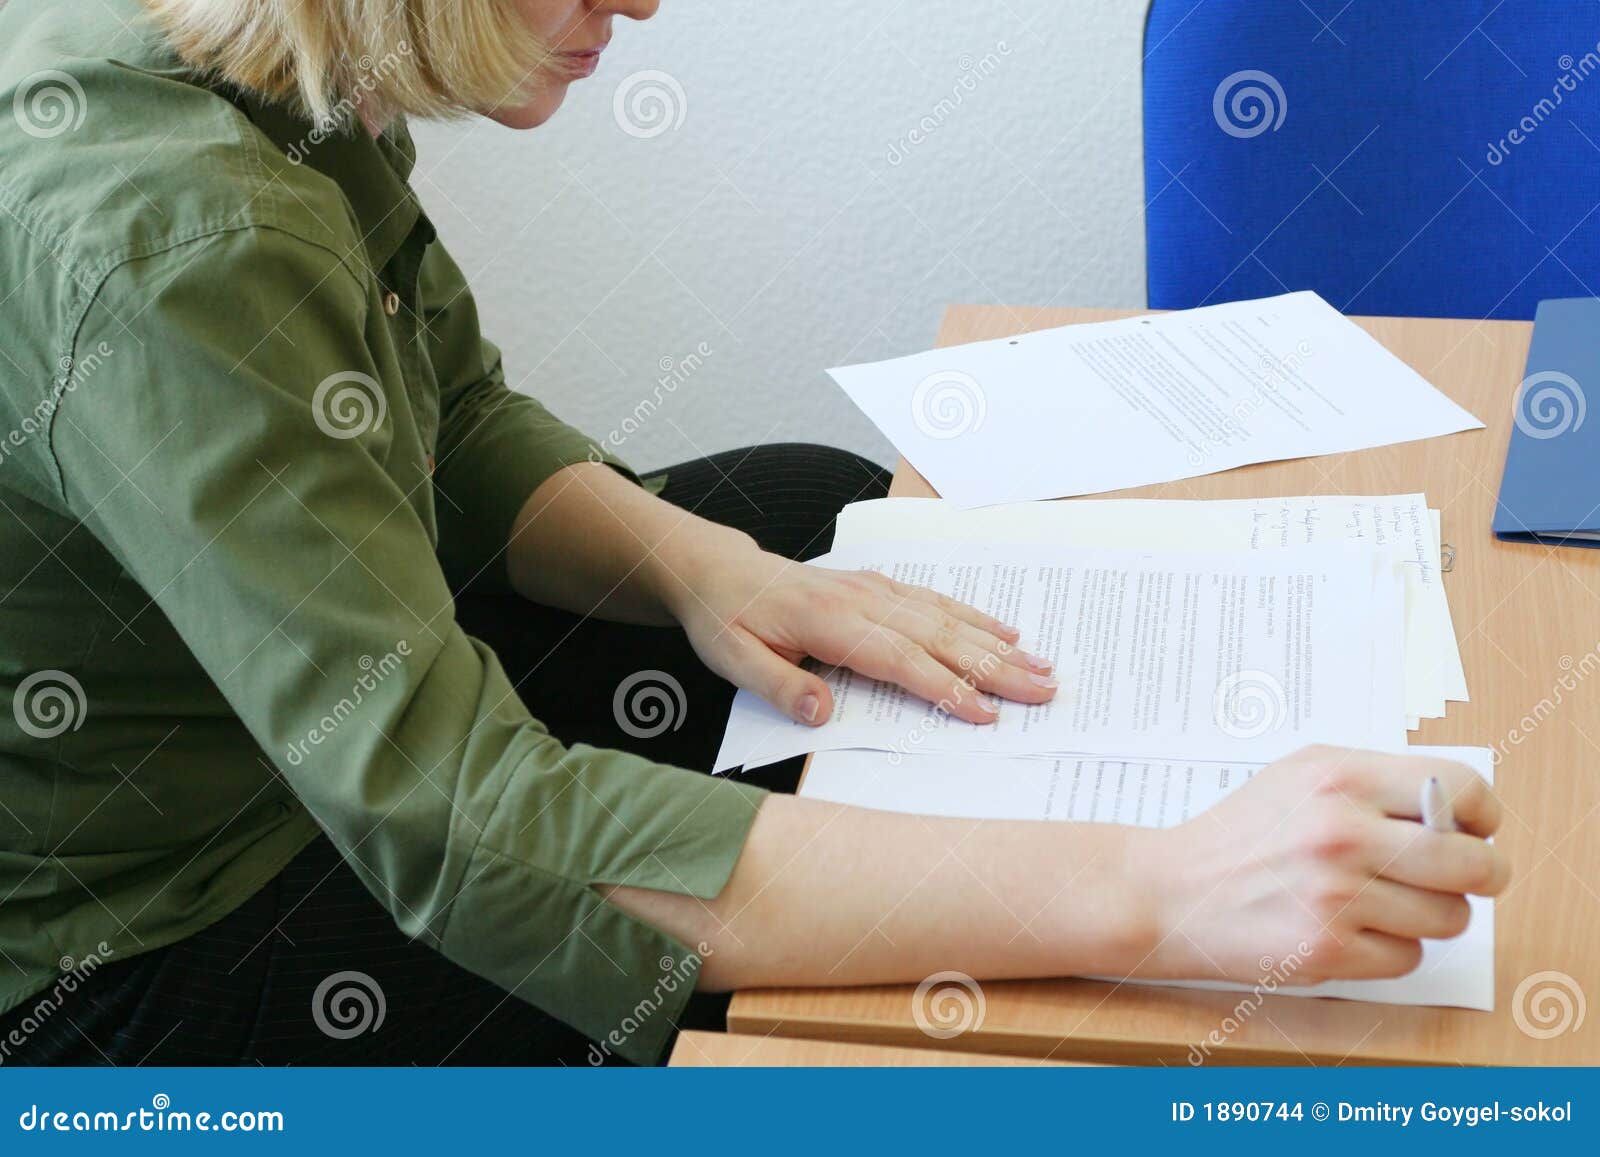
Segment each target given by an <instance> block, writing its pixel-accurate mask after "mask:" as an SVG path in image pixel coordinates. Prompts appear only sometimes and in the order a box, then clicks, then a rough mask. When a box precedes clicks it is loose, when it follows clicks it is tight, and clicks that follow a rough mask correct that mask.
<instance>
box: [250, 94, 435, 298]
mask: <svg viewBox="0 0 1600 1157" xmlns="http://www.w3.org/2000/svg"><path fill="white" fill-rule="evenodd" d="M236 103H238V105H239V107H240V108H242V109H243V110H244V111H245V114H246V115H247V116H249V118H250V120H251V121H252V122H253V123H254V124H255V126H256V127H257V128H258V129H260V130H261V131H262V132H263V133H264V134H266V136H267V137H268V138H269V139H270V140H271V141H272V142H273V143H274V144H275V145H277V146H278V148H280V149H282V150H283V152H284V153H285V155H287V156H288V157H289V158H290V160H292V161H294V162H296V163H298V164H306V165H309V166H310V167H311V168H313V169H316V170H317V171H318V172H319V173H322V174H323V175H324V176H326V177H329V178H330V179H332V180H333V181H334V182H336V183H337V184H338V186H339V188H340V189H341V190H342V191H343V192H344V195H345V197H346V198H347V199H348V200H349V202H350V206H351V208H353V209H354V210H355V215H356V224H357V226H358V227H359V228H360V230H361V236H362V239H363V241H364V242H365V244H366V249H367V256H368V258H369V259H370V261H371V262H372V268H373V269H374V270H381V269H382V268H383V267H384V266H386V265H387V264H388V263H389V261H390V259H392V258H393V257H394V255H395V254H396V253H397V252H398V251H399V249H400V246H401V245H402V244H404V243H405V241H406V239H407V238H408V237H410V236H411V235H412V233H413V232H417V231H419V230H420V232H421V233H422V236H423V239H424V240H427V241H431V240H432V239H433V237H434V235H435V234H434V230H433V225H432V224H431V223H430V222H429V221H428V218H427V215H426V214H425V213H424V212H423V210H422V205H421V203H420V202H419V201H418V200H417V196H416V193H415V192H414V191H413V190H412V188H411V184H410V177H411V172H412V170H413V169H415V168H416V164H417V149H416V145H415V144H414V143H413V141H412V139H411V132H410V130H409V129H408V128H407V127H406V124H405V121H404V120H400V119H397V120H396V121H395V122H394V123H393V124H391V125H390V126H389V127H388V128H387V129H385V130H384V132H383V133H382V135H380V136H378V137H373V136H372V134H371V133H369V132H367V130H366V129H365V128H364V127H363V126H362V125H361V123H360V122H359V121H356V120H354V118H352V121H353V123H352V124H351V125H350V126H348V127H343V128H339V129H332V130H328V129H318V128H316V127H315V126H314V125H313V124H312V123H311V122H310V121H309V120H307V119H306V118H304V117H302V116H299V115H297V114H295V113H294V112H292V111H290V110H289V109H288V108H286V107H285V106H283V105H281V104H278V103H275V102H271V101H267V100H264V99H262V98H260V97H258V96H255V95H254V94H244V95H242V96H240V97H237V98H236Z"/></svg>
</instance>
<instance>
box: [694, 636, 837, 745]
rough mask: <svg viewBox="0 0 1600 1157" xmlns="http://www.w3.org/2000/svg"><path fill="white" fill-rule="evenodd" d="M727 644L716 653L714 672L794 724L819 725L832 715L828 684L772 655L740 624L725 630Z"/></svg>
mask: <svg viewBox="0 0 1600 1157" xmlns="http://www.w3.org/2000/svg"><path fill="white" fill-rule="evenodd" d="M727 635H728V636H729V640H730V642H729V645H728V646H727V648H726V649H725V650H724V651H723V652H722V653H721V655H720V656H719V659H720V661H719V662H718V663H717V664H716V667H717V674H719V675H721V676H723V677H724V678H725V679H727V680H728V681H729V682H730V683H733V684H735V685H736V686H739V687H743V688H745V689H746V690H749V691H754V692H755V693H756V694H757V695H759V696H761V697H762V698H763V699H765V700H766V701H767V702H768V703H771V704H772V705H773V706H774V707H776V708H777V709H778V710H779V711H782V712H783V713H784V714H785V715H787V716H788V717H789V718H790V719H793V720H795V721H796V722H797V723H807V724H811V725H812V726H818V725H820V724H823V723H826V722H827V721H828V718H829V717H830V716H831V715H832V714H833V693H832V692H831V691H829V690H828V684H827V683H826V682H825V681H823V680H822V679H821V678H819V677H818V676H816V675H814V674H812V673H811V672H810V671H807V670H806V669H805V668H804V667H799V666H796V665H795V664H794V663H791V662H790V661H789V660H788V659H785V658H784V657H783V656H782V655H778V654H775V653H774V652H773V650H772V648H770V647H768V646H767V645H766V644H765V643H763V642H762V641H761V640H760V639H758V638H756V637H755V636H754V635H752V634H751V633H750V632H749V631H747V630H745V629H744V628H742V627H730V628H729V629H728V631H727Z"/></svg>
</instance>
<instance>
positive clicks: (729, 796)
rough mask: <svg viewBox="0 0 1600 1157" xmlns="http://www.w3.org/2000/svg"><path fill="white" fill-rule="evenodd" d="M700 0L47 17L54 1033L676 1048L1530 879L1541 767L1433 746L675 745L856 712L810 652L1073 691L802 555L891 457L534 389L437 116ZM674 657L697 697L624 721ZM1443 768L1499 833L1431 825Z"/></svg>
mask: <svg viewBox="0 0 1600 1157" xmlns="http://www.w3.org/2000/svg"><path fill="white" fill-rule="evenodd" d="M655 8H656V2H655V0H519V2H518V3H515V4H510V3H505V2H504V0H401V2H397V0H342V2H340V3H333V2H332V0H149V2H148V5H147V6H141V4H140V3H138V2H137V0H105V2H104V3H102V4H95V5H89V6H87V7H83V6H70V10H69V6H65V5H59V4H55V3H51V2H49V0H10V2H9V3H7V4H6V5H5V6H4V7H3V8H0V43H3V44H5V45H6V46H7V47H6V53H5V55H4V56H3V57H0V99H3V100H4V103H5V105H6V106H7V107H10V108H11V109H12V110H13V112H14V115H13V116H12V117H11V118H8V119H4V120H3V121H0V207H4V208H5V210H6V212H5V213H3V214H0V263H3V266H0V269H3V272H4V276H5V282H4V284H3V286H0V299H3V304H0V339H3V340H0V346H3V348H4V350H5V353H6V356H5V357H4V358H3V359H0V403H3V406H4V412H3V415H0V416H3V418H4V422H5V426H6V428H8V429H10V430H13V431H15V432H14V433H13V434H12V435H11V437H10V438H9V439H7V440H6V441H5V442H4V445H5V449H6V451H7V453H6V455H5V457H4V459H3V461H0V498H3V500H4V504H5V507H6V510H7V512H8V514H9V517H7V518H5V519H4V520H3V524H0V545H3V549H0V589H3V590H5V591H8V592H9V594H8V595H6V597H5V598H4V601H3V602H0V616H3V619H0V621H3V631H0V680H3V681H4V683H5V686H4V687H3V688H0V690H4V691H7V692H9V693H10V694H11V696H12V699H13V705H14V708H15V710H14V712H13V714H14V717H15V719H14V722H15V726H14V727H13V726H10V725H9V722H8V724H7V730H5V731H4V732H3V733H0V799H3V801H4V808H3V813H4V814H3V815H0V853H3V854H0V956H3V960H4V964H3V966H0V1012H4V1014H5V1015H4V1017H3V1018H0V1039H3V1040H7V1041H8V1042H14V1043H10V1044H8V1048H10V1050H11V1051H10V1054H9V1058H8V1059H11V1060H12V1061H13V1062H15V1061H17V1060H32V1061H62V1060H66V1061H82V1060H87V1061H98V1060H100V1059H102V1058H103V1059H105V1060H108V1061H112V1062H116V1063H123V1062H126V1061H143V1060H151V1061H154V1062H156V1063H193V1062H207V1061H220V1062H241V1061H252V1060H258V1061H263V1062H266V1063H282V1062H298V1063H337V1062H346V1061H371V1060H383V1061H388V1062H394V1063H406V1062H413V1061H415V1062H418V1063H434V1062H438V1061H455V1062H529V1061H566V1062H569V1063H579V1062H580V1061H581V1060H589V1061H596V1060H608V1059H612V1058H619V1059H622V1060H627V1061H633V1062H650V1061H654V1060H656V1059H658V1058H659V1057H660V1056H661V1054H662V1051H663V1048H664V1046H665V1045H666V1043H667V1042H668V1041H669V1039H670V1037H671V1034H672V1031H673V1029H674V1027H675V1026H676V1024H677V1023H679V1021H680V1020H681V1019H682V1017H683V1016H684V1015H685V1012H686V1011H689V1010H692V1008H693V1006H692V1005H691V1003H690V1001H689V995H690V990H691V988H694V987H698V988H699V989H701V990H703V991H711V992H715V991H726V990H729V989H732V988H738V987H747V986H757V985H777V984H829V985H838V984H860V983H871V982H886V981H916V980H920V979H922V978H924V977H926V976H928V975H929V974H931V973H933V972H936V971H941V970H959V971H962V972H966V973H970V974H972V975H974V976H978V977H985V978H986V977H1023V976H1050V975H1070V974H1075V973H1101V974H1105V973H1111V974H1118V975H1132V976H1144V977H1213V978H1215V977H1222V978H1234V979H1243V980H1249V979H1252V978H1253V977H1254V975H1255V972H1256V970H1257V968H1258V965H1257V963H1256V962H1257V961H1258V960H1259V959H1260V958H1261V957H1262V956H1263V955H1272V956H1277V957H1283V956H1285V955H1287V954H1288V953H1289V952H1296V953H1297V955H1299V956H1303V957H1304V958H1305V961H1306V963H1305V967H1303V968H1302V969H1301V970H1300V971H1299V973H1298V974H1297V978H1298V979H1301V980H1310V979H1316V978H1320V977H1331V976H1340V977H1368V976H1389V975H1395V974H1398V973H1403V972H1405V971H1407V970H1409V969H1410V968H1412V967H1413V966H1414V965H1415V964H1416V962H1417V960H1418V958H1419V953H1420V947H1419V939H1420V938H1424V937H1444V936H1452V935H1455V934H1457V933H1459V932H1460V931H1461V930H1462V928H1463V927H1464V925H1465V921H1466V918H1467V915H1466V913H1467V905H1466V901H1465V899H1464V894H1466V893H1469V892H1475V893H1492V892H1493V891H1495V890H1496V889H1497V888H1499V887H1500V886H1501V885H1502V884H1503V882H1504V880H1505V876H1506V868H1505V865H1504V864H1503V862H1502V861H1501V860H1500V859H1499V857H1498V856H1497V854H1496V853H1495V852H1494V850H1493V849H1492V847H1491V846H1490V845H1489V844H1488V843H1487V842H1486V841H1485V838H1484V837H1487V836H1488V835H1489V834H1490V833H1491V832H1492V831H1493V830H1494V828H1495V826H1496V824H1497V822H1498V814H1499V813H1498V806H1497V804H1496V802H1495V800H1494V798H1493V796H1492V795H1491V794H1490V793H1489V792H1488V791H1487V790H1486V789H1485V788H1484V786H1483V785H1482V784H1481V783H1480V782H1479V781H1478V780H1477V778H1476V777H1475V776H1473V775H1472V773H1471V772H1470V771H1469V770H1467V769H1464V768H1461V767H1459V766H1456V765H1454V764H1448V763H1439V762H1435V761H1430V760H1425V759H1417V758H1399V757H1384V756H1377V755H1371V754H1362V753H1355V752H1344V751H1333V750H1313V751H1308V752H1303V753H1301V754H1300V755H1297V756H1295V757H1293V758H1291V759H1288V760H1285V761H1283V762H1282V763H1280V764H1277V765H1274V766H1273V767H1271V768H1269V769H1267V770H1266V771H1264V772H1263V773H1261V774H1259V775H1258V776H1257V777H1255V779H1254V780H1253V781H1252V782H1251V783H1250V784H1249V785H1248V786H1246V787H1244V788H1242V789H1241V790H1239V791H1238V792H1236V793H1235V794H1234V795H1232V796H1231V797H1230V798H1229V799H1227V800H1226V801H1225V802H1224V803H1222V804H1221V805H1219V806H1218V807H1216V808H1214V809H1213V810H1212V811H1210V812H1208V813H1206V814H1205V815H1203V816H1201V817H1199V818H1198V819H1196V820H1194V821H1192V822H1191V823H1189V824H1186V825H1184V826H1183V827H1180V828H1177V829H1173V830H1170V831H1161V832H1152V831H1144V830H1134V829H1128V828H1123V827H1118V826H1110V825H1087V826H1078V825H1070V824H1044V823H978V822H961V821H955V820H946V819H930V818H917V817H908V816H896V815H887V814H881V813H874V812H867V811H860V810H853V809H849V808H842V807H837V806H833V805H829V804H825V803H820V802H816V801H809V800H803V799H796V798H793V797H792V796H788V795H784V794H781V793H773V794H769V792H768V791H766V790H764V789H762V788H760V787H758V786H755V785H754V784H752V783H751V782H750V781H748V780H733V781H730V780H726V779H713V778H711V777H709V776H705V775H702V774H696V773H695V772H694V771H690V770H681V769H679V768H678V767H674V766H671V764H674V763H676V764H682V765H686V766H688V767H694V768H699V769H702V770H703V769H704V768H706V767H707V766H708V765H709V762H710V759H711V756H712V751H713V748H714V744H715V740H716V736H717V732H718V729H719V726H720V724H721V722H722V719H723V718H724V714H725V710H726V705H727V702H728V697H729V696H730V695H731V694H732V689H733V687H734V686H741V687H747V688H750V689H751V690H753V691H755V692H758V693H759V694H761V695H763V696H765V697H766V698H768V699H769V700H771V701H772V702H773V703H774V704H776V705H777V706H778V707H779V708H781V709H782V710H783V711H785V712H786V713H788V714H789V715H790V716H792V717H793V718H795V719H798V720H802V721H804V722H806V723H810V724H817V725H820V724H822V723H824V722H825V721H826V720H827V719H828V716H829V713H830V711H831V709H832V704H831V702H830V698H829V693H828V689H827V687H826V686H825V685H824V683H823V682H822V681H821V680H819V679H818V678H817V677H816V676H815V675H814V674H811V673H810V672H808V671H807V670H805V669H804V668H802V667H801V666H800V665H799V660H801V659H802V658H803V657H805V656H814V657H816V658H818V659H820V660H822V661H824V662H828V663H843V664H847V665H849V666H851V667H853V668H855V669H856V670H858V671H861V672H863V673H864V674H866V675H869V676H874V677H883V678H888V679H892V680H895V681H897V682H899V683H900V684H902V685H904V686H906V687H908V688H910V689H911V690H913V691H914V692H916V693H918V694H919V695H922V696H924V697H926V698H927V699H929V700H931V701H935V702H940V703H942V704H944V705H945V706H947V707H948V709H949V710H951V711H952V712H953V713H954V714H956V715H958V716H960V717H961V718H963V719H967V720H971V721H973V722H978V723H982V722H986V721H991V720H992V719H993V718H994V717H995V714H996V712H997V711H998V710H999V706H998V702H997V700H998V699H1000V698H1005V699H1012V700H1017V701H1020V702H1024V703H1030V702H1040V701H1043V700H1045V699H1048V698H1049V697H1050V696H1051V695H1052V694H1054V688H1055V685H1054V682H1053V680H1052V679H1051V678H1050V674H1049V666H1048V664H1047V663H1045V662H1043V661H1041V660H1038V659H1035V658H1032V657H1030V656H1028V655H1027V654H1025V653H1023V652H1022V651H1020V650H1019V649H1017V648H1016V647H1015V646H1013V644H1014V643H1015V642H1016V639H1017V634H1016V632H1015V631H1014V630H1012V629H1011V628H1010V627H1008V626H1006V625H1004V624H1001V623H998V622H996V621H994V620H993V619H991V618H989V617H988V616H986V615H984V614H982V613H980V612H978V611H976V610H974V609H972V608H970V607H965V606H961V605H959V604H957V603H953V602H951V601H949V600H947V599H943V598H940V597H937V596H935V595H933V594H932V593H930V592H928V591H925V590H919V589H913V588H909V587H905V586H901V585H898V584H895V583H892V582H889V581H887V580H885V579H882V578H878V577H874V576H870V575H848V574H837V573H831V572H829V571H826V570H821V569H817V568H814V567H810V566H806V565H803V564H800V563H797V562H794V561H792V560H793V559H795V558H800V557H805V556H807V555H810V554H815V553H817V552H818V551H820V550H821V549H823V548H825V546H826V545H827V542H828V539H829V530H830V521H831V518H832V515H833V513H834V512H835V511H836V510H837V509H838V508H839V506H840V505H842V504H843V503H845V502H848V501H850V500H852V499H855V498H860V497H869V496H873V495H878V494H881V493H883V479H882V475H881V472H879V471H877V470H876V469H875V468H873V467H871V466H870V465H869V464H866V463H864V462H862V461H860V460H859V459H855V458H853V457H851V456H848V455H841V454H837V453H833V452H827V451H822V450H818V449H816V448H809V447H768V448H765V449H761V450H755V451H750V452H748V453H745V454H740V455H731V456H721V457H719V458H715V459H711V460H708V461H702V462H696V463H688V464H685V465H684V466H682V467H679V468H675V469H673V470H670V471H668V472H667V474H666V478H665V482H664V490H662V492H661V494H660V495H659V496H658V495H656V494H654V493H652V490H651V488H650V487H646V486H641V485H639V483H638V481H637V479H635V478H634V477H633V476H632V475H631V474H630V473H629V472H628V471H627V469H626V467H624V466H623V465H622V464H621V463H619V462H615V461H613V460H611V459H610V458H606V457H604V456H603V455H600V454H598V453H597V452H596V450H595V449H594V447H593V446H592V445H591V443H590V442H589V440H588V439H586V438H584V437H583V436H582V435H580V434H578V433H576V432H575V431H573V430H571V429H570V428H568V427H566V426H564V425H562V424H561V423H559V422H558V421H556V420H555V419H554V418H552V417H551V416H550V415H549V414H548V413H547V412H546V411H545V410H544V409H542V408H541V407H540V406H539V405H538V404H537V403H535V402H534V401H532V400H531V399H529V398H527V397H526V396H523V395H521V394H518V393H516V392H514V391H512V390H510V389H509V388H508V387H507V385H506V383H505V381H504V378H503V375H502V372H501V369H500V364H499V359H498V355H497V353H496V351H495V349H494V347H493V346H491V345H489V344H487V343H486V342H484V341H483V339H482V338H481V336H480V334H479V332H478V323H477V315H476V310H475V307H474V304H473V301H472V297H471V295H470V294H469V293H468V291H467V287H466V283H465V281H464V279H463V276H462V274H461V272H460V270H459V269H457V268H456V266H455V265H454V264H453V263H452V262H451V260H450V258H449V256H448V255H447V253H446V252H445V249H444V248H443V246H442V244H441V243H440V242H439V241H438V240H437V239H436V237H435V236H434V231H433V229H432V227H431V225H430V224H429V223H428V220H427V218H426V217H425V216H424V214H423V213H422V210H421V209H420V207H419V206H418V204H417V201H416V199H415V197H414V196H413V194H412V192H411V190H410V188H409V187H408V185H407V183H406V179H407V175H408V174H409V171H410V168H411V165H412V163H413V154H412V151H411V146H410V141H409V137H408V136H407V134H406V130H405V125H404V121H403V117H404V116H405V115H408V114H409V115H424V116H427V115H467V114H472V115H482V116H486V117H489V118H491V119H493V120H495V121H498V122H500V123H501V124H504V125H508V126H512V127H516V128H531V127H533V126H535V125H538V124H540V123H542V122H543V121H544V120H546V119H547V118H548V117H550V116H551V115H552V114H553V113H554V112H555V111H556V109H557V107H558V106H559V105H560V104H561V102H562V100H563V99H564V98H565V96H566V93H567V90H568V88H569V86H570V84H571V83H572V82H573V81H575V80H577V79H579V78H581V77H583V76H586V75H588V74H589V73H590V72H592V71H593V70H594V68H595V64H596V61H597V59H598V57H599V54H600V52H601V50H602V49H603V48H604V47H605V45H606V43H607V41H608V40H609V39H610V37H611V35H612V32H613V23H614V19H615V18H616V17H618V16H621V17H627V18H632V19H638V20H642V19H645V18H647V17H649V16H650V15H652V14H653V13H654V11H655ZM542 273H543V274H544V275H546V276H549V277H550V279H551V282H552V286H551V288H552V289H553V290H554V289H556V288H557V287H558V285H559V271H542ZM657 481H658V486H657V488H658V489H659V488H660V486H659V480H657ZM602 620H603V621H602ZM672 627H676V628H678V629H677V630H662V629H660V628H672ZM480 639H487V640H489V643H488V644H486V643H485V642H480V641H479V640H480ZM502 661H503V662H502ZM508 669H509V672H510V674H509V675H508V673H507V670H508ZM640 672H643V673H646V674H649V675H650V676H652V677H656V676H661V675H663V674H664V675H666V676H668V677H669V678H668V679H667V682H668V683H669V684H670V682H672V681H673V680H676V681H677V682H678V683H679V684H680V685H681V686H683V687H684V688H686V690H685V691H684V694H683V700H682V704H683V708H678V707H677V706H676V705H675V708H674V709H675V710H679V711H680V712H681V711H682V710H683V709H685V708H686V712H687V715H686V719H687V723H688V725H686V726H685V725H683V723H684V719H683V718H678V719H674V720H673V723H674V724H675V725H677V726H676V729H673V728H663V727H661V726H655V727H650V726H641V725H640V722H639V721H637V720H632V719H630V718H629V717H628V716H627V713H626V711H625V710H622V709H619V710H617V711H613V703H614V701H615V700H619V699H621V698H624V697H625V696H622V695H619V692H624V691H625V690H626V686H627V685H628V684H629V681H630V679H631V678H632V676H633V675H635V674H636V673H640ZM969 674H975V675H977V676H978V677H977V678H976V684H977V685H976V687H974V686H972V685H971V684H969V683H968V682H967V677H968V676H969ZM519 693H520V695H519ZM530 710H531V712H532V714H530ZM535 718H537V719H541V720H544V721H545V723H547V724H549V725H550V730H548V731H547V730H546V727H545V725H544V724H541V723H539V722H536V721H535ZM650 732H659V733H660V734H656V735H651V734H648V733H650ZM552 733H553V734H552ZM619 749H621V750H619ZM1429 775H1438V776H1440V777H1441V778H1442V779H1443V780H1444V781H1445V782H1446V784H1447V786H1448V787H1449V789H1450V791H1451V793H1452V794H1453V796H1454V797H1455V805H1456V812H1457V814H1458V816H1459V817H1460V820H1461V822H1462V824H1463V826H1464V828H1465V830H1464V831H1463V832H1462V833H1461V834H1453V835H1446V834H1439V833H1434V832H1428V831H1426V830H1425V829H1423V828H1422V827H1421V826H1420V825H1419V824H1417V823H1416V822H1415V820H1416V818H1417V815H1416V801H1417V798H1418V789H1419V785H1420V783H1421V782H1422V781H1423V779H1424V778H1426V777H1427V776H1429ZM790 778H791V780H792V771H791V775H790ZM69 981H70V984H69V983H68V982H69ZM352 985H353V986H354V988H352V987H351V986H352ZM352 1001H358V1002H359V1001H364V1002H365V1003H364V1006H363V1007H362V1008H361V1009H360V1015H359V1016H356V1015H355V1013H356V1011H357V1009H356V1006H355V1004H352ZM19 1038H20V1039H19ZM591 1042H596V1043H593V1044H591Z"/></svg>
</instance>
